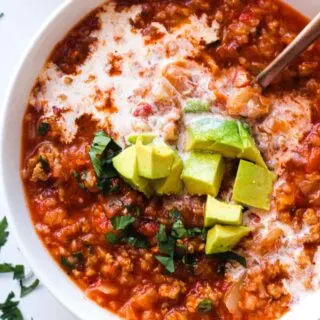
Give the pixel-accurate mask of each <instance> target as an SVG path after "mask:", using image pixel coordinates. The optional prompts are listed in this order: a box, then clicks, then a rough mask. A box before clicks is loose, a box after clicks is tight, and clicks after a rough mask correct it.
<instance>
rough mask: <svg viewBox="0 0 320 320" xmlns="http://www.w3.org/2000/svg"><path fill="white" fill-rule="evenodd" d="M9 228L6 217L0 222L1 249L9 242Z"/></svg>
mask: <svg viewBox="0 0 320 320" xmlns="http://www.w3.org/2000/svg"><path fill="white" fill-rule="evenodd" d="M7 228H8V222H7V218H6V217H4V218H3V219H2V220H1V221H0V248H1V247H2V246H4V245H5V243H6V242H7V238H8V235H9V232H8V231H7Z"/></svg>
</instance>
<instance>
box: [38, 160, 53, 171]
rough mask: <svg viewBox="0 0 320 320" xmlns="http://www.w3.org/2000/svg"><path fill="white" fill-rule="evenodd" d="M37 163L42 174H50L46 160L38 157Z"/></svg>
mask: <svg viewBox="0 0 320 320" xmlns="http://www.w3.org/2000/svg"><path fill="white" fill-rule="evenodd" d="M39 162H40V164H41V167H42V169H43V170H44V172H46V173H48V172H50V165H49V162H48V160H47V159H45V158H44V157H43V156H40V159H39Z"/></svg>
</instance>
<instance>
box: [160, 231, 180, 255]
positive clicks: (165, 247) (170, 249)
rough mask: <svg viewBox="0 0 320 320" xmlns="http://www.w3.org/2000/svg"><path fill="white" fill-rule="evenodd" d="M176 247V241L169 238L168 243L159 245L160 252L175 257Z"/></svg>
mask: <svg viewBox="0 0 320 320" xmlns="http://www.w3.org/2000/svg"><path fill="white" fill-rule="evenodd" d="M175 246H176V240H175V239H174V238H173V237H170V236H169V237H168V240H167V241H164V242H160V243H159V251H160V252H161V253H164V254H167V255H168V256H172V257H173V255H174V249H175Z"/></svg>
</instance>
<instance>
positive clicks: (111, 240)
mask: <svg viewBox="0 0 320 320" xmlns="http://www.w3.org/2000/svg"><path fill="white" fill-rule="evenodd" d="M104 237H105V239H106V240H107V242H108V243H110V244H117V243H119V242H120V240H121V237H120V236H117V235H116V234H114V233H113V232H107V233H106V234H105V235H104Z"/></svg>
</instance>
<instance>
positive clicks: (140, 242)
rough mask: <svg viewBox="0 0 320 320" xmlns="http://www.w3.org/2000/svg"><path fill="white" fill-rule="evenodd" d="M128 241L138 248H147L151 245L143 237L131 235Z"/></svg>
mask: <svg viewBox="0 0 320 320" xmlns="http://www.w3.org/2000/svg"><path fill="white" fill-rule="evenodd" d="M127 241H128V244H129V245H131V246H133V247H136V248H140V249H147V248H148V247H149V245H148V242H147V240H146V239H143V238H142V237H129V238H128V240H127Z"/></svg>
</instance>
